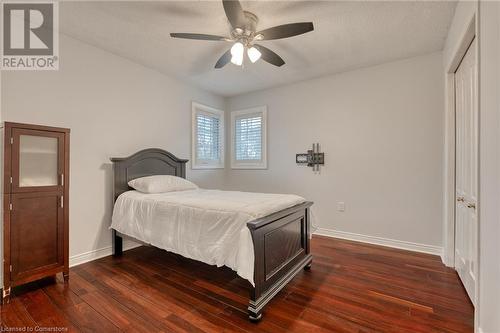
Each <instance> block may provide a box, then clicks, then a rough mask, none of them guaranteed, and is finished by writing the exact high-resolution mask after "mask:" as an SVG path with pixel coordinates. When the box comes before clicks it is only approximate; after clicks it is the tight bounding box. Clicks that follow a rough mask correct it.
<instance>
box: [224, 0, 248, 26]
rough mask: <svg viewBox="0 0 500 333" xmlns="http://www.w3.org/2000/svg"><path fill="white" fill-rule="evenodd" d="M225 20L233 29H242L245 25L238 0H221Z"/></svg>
mask: <svg viewBox="0 0 500 333" xmlns="http://www.w3.org/2000/svg"><path fill="white" fill-rule="evenodd" d="M222 5H223V6H224V11H225V12H226V16H227V19H228V20H229V23H231V26H232V27H233V28H242V27H244V26H245V25H246V22H247V20H246V17H245V14H244V13H243V8H242V7H241V4H240V2H239V1H238V0H222Z"/></svg>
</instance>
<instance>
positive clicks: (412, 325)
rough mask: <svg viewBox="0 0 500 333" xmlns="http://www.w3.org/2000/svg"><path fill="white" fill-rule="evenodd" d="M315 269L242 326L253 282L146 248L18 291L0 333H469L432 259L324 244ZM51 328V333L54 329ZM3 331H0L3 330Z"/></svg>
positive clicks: (459, 302) (315, 244)
mask: <svg viewBox="0 0 500 333" xmlns="http://www.w3.org/2000/svg"><path fill="white" fill-rule="evenodd" d="M312 253H313V255H314V260H313V266H312V269H311V270H310V271H304V272H301V273H300V274H299V275H298V276H297V277H296V278H294V279H293V280H292V281H291V282H290V283H289V285H288V286H287V287H286V288H285V289H284V290H283V291H282V292H280V293H279V294H278V295H277V296H276V297H275V299H274V300H273V301H272V302H271V303H270V304H269V305H268V306H267V308H266V309H265V310H264V316H263V319H262V321H261V322H259V323H257V324H255V323H251V322H249V321H248V320H247V312H246V308H247V302H248V287H249V283H248V282H246V281H245V280H243V279H241V278H238V277H237V276H236V274H235V273H233V272H232V271H231V270H229V269H227V268H219V269H217V268H215V267H212V266H208V265H205V264H202V263H198V262H195V261H192V260H188V259H185V258H182V257H180V256H177V255H173V254H169V253H167V252H165V251H161V250H158V249H155V248H152V247H140V248H136V249H133V250H130V251H127V252H125V253H124V255H123V257H122V258H119V259H117V258H113V257H106V258H103V259H100V260H97V261H93V262H90V263H87V264H83V265H80V266H77V267H73V268H71V271H70V280H69V283H68V284H66V285H65V284H64V283H63V282H62V278H61V277H57V278H56V279H46V280H43V281H40V282H37V283H33V284H30V285H28V286H26V287H21V288H18V289H16V290H15V291H14V292H15V296H14V297H13V298H12V300H11V303H9V304H6V305H3V306H1V326H2V327H4V328H5V327H9V328H13V327H18V328H22V327H27V328H28V329H29V328H33V329H35V331H36V327H37V326H38V327H42V328H52V329H53V330H52V332H54V331H56V332H57V331H59V332H67V331H71V332H79V331H80V332H106V333H107V332H120V331H126V332H472V331H473V326H474V325H473V312H474V311H473V307H472V305H471V303H470V302H469V300H468V298H467V296H466V293H465V290H464V289H463V286H462V284H461V283H460V281H459V279H458V277H457V274H456V273H455V272H454V271H453V270H451V269H448V268H446V267H444V265H443V264H442V263H441V260H440V258H438V257H436V256H431V255H426V254H419V253H413V252H407V251H402V250H395V249H390V248H385V247H380V246H374V245H367V244H362V243H356V242H350V241H345V240H338V239H332V238H324V237H314V238H313V240H312ZM54 329H55V330H54ZM0 331H1V328H0Z"/></svg>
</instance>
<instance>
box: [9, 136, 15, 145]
mask: <svg viewBox="0 0 500 333" xmlns="http://www.w3.org/2000/svg"><path fill="white" fill-rule="evenodd" d="M10 144H11V145H13V144H14V137H12V136H11V137H10Z"/></svg>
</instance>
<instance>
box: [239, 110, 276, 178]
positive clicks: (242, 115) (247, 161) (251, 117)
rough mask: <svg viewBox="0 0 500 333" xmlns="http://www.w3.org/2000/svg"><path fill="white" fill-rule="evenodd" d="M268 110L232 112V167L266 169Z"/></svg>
mask: <svg viewBox="0 0 500 333" xmlns="http://www.w3.org/2000/svg"><path fill="white" fill-rule="evenodd" d="M266 118H267V108H266V107H265V106H264V107H257V108H252V109H246V110H240V111H233V112H231V134H232V138H231V139H232V140H231V145H232V149H231V153H232V156H231V167H232V168H235V169H265V168H267V159H266Z"/></svg>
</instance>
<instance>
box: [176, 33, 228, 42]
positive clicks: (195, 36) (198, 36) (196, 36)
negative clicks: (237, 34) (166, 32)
mask: <svg viewBox="0 0 500 333" xmlns="http://www.w3.org/2000/svg"><path fill="white" fill-rule="evenodd" d="M170 37H174V38H185V39H196V40H215V41H230V40H231V39H229V38H227V37H222V36H215V35H206V34H191V33H177V32H174V33H171V34H170Z"/></svg>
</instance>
